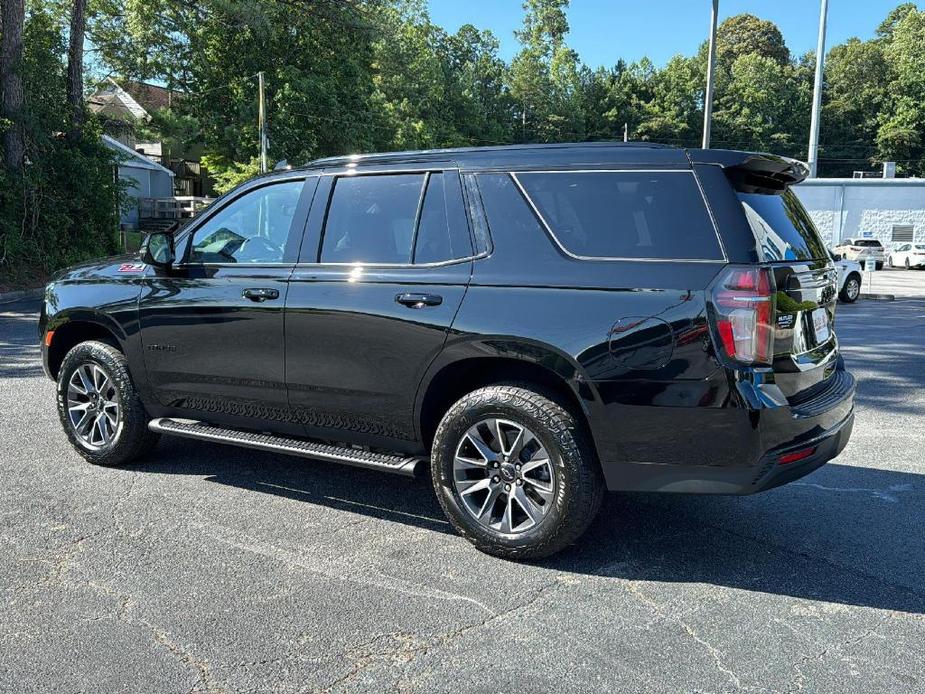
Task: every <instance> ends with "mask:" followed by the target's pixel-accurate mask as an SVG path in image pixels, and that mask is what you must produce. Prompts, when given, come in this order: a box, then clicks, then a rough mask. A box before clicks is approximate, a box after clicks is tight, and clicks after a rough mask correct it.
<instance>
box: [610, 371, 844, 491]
mask: <svg viewBox="0 0 925 694" xmlns="http://www.w3.org/2000/svg"><path fill="white" fill-rule="evenodd" d="M839 361H840V360H839ZM854 393H855V380H854V377H853V376H851V374H850V373H848V372H847V371H845V370H844V367H843V366H842V365H841V364H840V363H839V368H838V370H837V371H836V373H835V374H833V377H832V378H831V379H829V383H828V384H827V386H826V387H825V388H820V389H817V391H816V392H815V393H814V394H813V396H812V397H811V398H809V399H805V400H803V401H802V402H795V403H790V402H787V403H786V404H782V403H781V404H775V403H774V402H773V401H771V400H769V401H766V402H764V403H762V404H761V405H760V406H759V407H753V406H748V407H744V408H742V407H729V408H724V410H723V413H722V414H723V416H722V419H723V420H725V421H724V422H723V425H722V426H721V427H716V428H715V429H713V430H711V429H706V428H705V429H704V430H703V431H702V432H701V437H702V443H701V446H702V447H703V448H704V449H708V450H709V451H710V454H711V457H713V458H714V459H715V460H716V461H717V463H718V464H707V465H704V464H689V463H684V462H682V461H679V462H677V463H671V464H665V463H640V462H624V461H619V462H604V463H603V469H604V476H605V479H606V481H607V487H608V489H611V490H614V491H645V492H674V493H687V494H754V493H756V492H760V491H764V490H766V489H772V488H774V487H777V486H780V485H782V484H786V483H787V482H792V481H793V480H796V479H799V478H800V477H803V476H804V475H807V474H809V473H810V472H812V471H814V470H816V469H818V468H819V467H821V466H822V465H824V464H825V463H826V462H828V461H829V460H831V459H832V458H834V457H835V456H837V455H838V454H839V453H841V451H842V450H843V449H844V448H845V446H846V445H847V443H848V440H849V439H850V437H851V431H852V428H853V426H854ZM675 409H683V408H675ZM675 416H676V417H678V418H679V419H680V418H683V417H684V416H685V414H684V412H677V413H676V415H675ZM714 422H715V420H714ZM666 435H668V432H666ZM717 439H721V440H726V441H729V446H730V450H722V446H721V444H718V443H717ZM690 443H691V442H688V446H690ZM808 449H812V450H811V452H810V453H807V450H808ZM679 450H681V451H683V452H684V453H685V455H686V457H688V458H690V459H693V460H697V459H698V456H697V455H696V453H697V451H692V450H690V448H685V446H683V445H680V442H679ZM797 452H800V453H802V454H804V455H805V457H801V458H800V459H799V460H797V461H794V462H789V463H788V462H781V457H782V456H786V455H788V454H792V453H797ZM701 459H702V457H701ZM785 460H786V459H785Z"/></svg>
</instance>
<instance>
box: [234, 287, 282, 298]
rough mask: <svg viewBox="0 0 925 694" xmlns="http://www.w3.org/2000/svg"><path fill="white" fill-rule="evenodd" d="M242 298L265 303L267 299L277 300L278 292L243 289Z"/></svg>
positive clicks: (275, 290)
mask: <svg viewBox="0 0 925 694" xmlns="http://www.w3.org/2000/svg"><path fill="white" fill-rule="evenodd" d="M242 296H243V297H244V298H245V299H250V300H251V301H266V300H267V299H278V298H279V290H278V289H268V288H265V287H261V288H258V289H245V290H244V291H243V292H242Z"/></svg>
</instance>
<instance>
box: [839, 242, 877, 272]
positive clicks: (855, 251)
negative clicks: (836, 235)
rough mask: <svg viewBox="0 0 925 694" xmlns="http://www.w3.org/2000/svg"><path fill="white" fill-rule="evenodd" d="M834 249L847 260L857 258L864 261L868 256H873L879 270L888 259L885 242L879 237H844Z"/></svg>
mask: <svg viewBox="0 0 925 694" xmlns="http://www.w3.org/2000/svg"><path fill="white" fill-rule="evenodd" d="M834 250H835V254H836V255H840V256H841V257H842V258H844V259H845V260H857V261H858V262H861V263H863V262H864V261H865V260H867V259H868V258H873V260H874V262H875V263H877V269H878V270H880V269H882V268H883V263H884V261H885V260H886V253H885V252H884V250H883V244H882V243H880V242H879V241H878V240H877V239H843V240H842V241H841V242H840V243H839V244H838V245H837V246H835V249H834Z"/></svg>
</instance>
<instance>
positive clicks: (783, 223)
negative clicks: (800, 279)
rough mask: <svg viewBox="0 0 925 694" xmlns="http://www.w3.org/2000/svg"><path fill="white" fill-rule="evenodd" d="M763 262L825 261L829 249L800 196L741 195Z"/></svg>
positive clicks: (787, 193) (790, 192)
mask: <svg viewBox="0 0 925 694" xmlns="http://www.w3.org/2000/svg"><path fill="white" fill-rule="evenodd" d="M738 196H739V200H741V201H742V207H743V208H744V210H745V216H746V217H747V218H748V223H749V224H750V225H751V228H752V232H753V233H754V234H755V239H756V240H757V241H758V247H759V248H760V250H761V252H762V254H763V256H762V260H766V261H774V260H809V259H811V258H825V257H826V252H825V246H824V245H823V243H822V239H820V238H819V233H818V232H817V231H816V227H815V226H814V225H813V220H812V219H810V217H809V214H807V212H806V210H805V209H804V208H803V205H802V204H800V201H799V200H798V199H797V196H796V193H794V192H793V191H792V190H790V189H787V190H785V191H784V192H783V193H779V194H771V195H766V194H762V193H738Z"/></svg>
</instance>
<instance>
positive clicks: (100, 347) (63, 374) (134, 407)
mask: <svg viewBox="0 0 925 694" xmlns="http://www.w3.org/2000/svg"><path fill="white" fill-rule="evenodd" d="M85 365H90V366H92V365H95V366H97V367H99V368H101V369H102V370H103V372H104V373H105V374H106V375H107V376H108V377H109V378H110V379H111V382H112V386H113V387H114V389H115V393H116V394H117V396H118V402H119V414H118V417H117V419H118V421H119V426H118V427H117V428H116V431H115V432H114V434H113V435H112V437H111V441H110V442H109V443H107V444H103V445H99V446H92V445H90V444H89V443H87V442H85V441H84V440H83V439H82V438H81V437H80V436H79V435H78V434H77V432H76V430H75V426H74V425H73V424H72V423H71V420H70V417H69V414H68V384H69V382H70V380H71V378H72V377H73V376H74V374H75V372H76V371H77V369H79V368H81V367H82V366H85ZM58 416H59V418H60V419H61V425H62V426H63V427H64V431H65V433H66V434H67V437H68V439H69V440H70V442H71V445H73V446H74V448H75V449H77V452H78V453H80V455H82V456H83V457H84V458H86V459H87V460H88V461H89V462H91V463H93V464H94V465H106V466H119V465H125V464H127V463H130V462H132V461H133V460H135V459H137V458H139V457H141V456H142V455H144V454H145V453H147V452H149V451H150V450H151V449H152V448H153V447H154V445H155V444H156V443H157V440H158V438H159V437H158V435H157V434H156V433H154V432H152V431H150V430H149V429H148V420H149V417H148V413H147V411H146V410H145V408H144V405H142V403H141V399H140V398H139V397H138V392H137V391H136V390H135V385H134V383H132V378H131V374H130V373H129V368H128V361H127V360H126V358H125V355H123V354H122V352H120V351H119V350H118V349H116V348H115V347H113V346H112V345H109V344H106V343H105V342H97V341H95V340H94V341H88V342H81V343H80V344H78V345H77V346H75V347H74V348H72V349H71V351H70V352H68V353H67V355H66V356H65V357H64V361H63V362H62V363H61V369H60V370H59V372H58Z"/></svg>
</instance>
